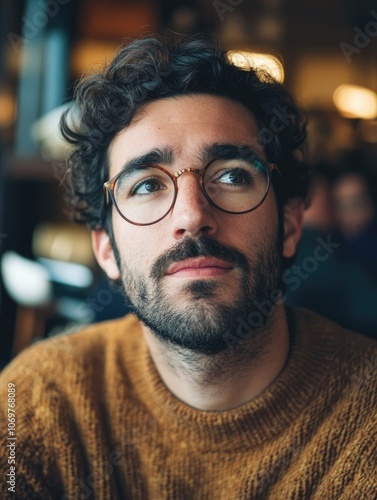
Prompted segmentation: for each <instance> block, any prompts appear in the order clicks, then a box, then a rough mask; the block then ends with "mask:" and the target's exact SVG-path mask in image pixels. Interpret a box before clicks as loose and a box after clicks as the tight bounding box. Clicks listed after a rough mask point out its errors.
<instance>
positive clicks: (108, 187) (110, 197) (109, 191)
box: [103, 156, 280, 226]
mask: <svg viewBox="0 0 377 500" xmlns="http://www.w3.org/2000/svg"><path fill="white" fill-rule="evenodd" d="M253 159H255V160H258V161H259V162H260V163H261V164H262V165H263V166H264V167H265V168H266V173H267V185H266V190H265V193H264V195H263V196H262V199H261V200H260V201H259V203H257V205H255V206H254V207H252V208H250V209H248V210H242V211H241V212H234V211H232V210H226V209H224V208H221V207H219V206H218V205H216V203H215V202H214V201H212V199H211V198H210V196H209V194H208V193H207V191H206V189H205V187H204V184H203V179H204V175H205V173H206V171H207V170H208V168H209V167H210V166H211V165H212V163H214V162H215V161H218V160H224V158H213V159H212V160H211V161H210V162H208V163H207V164H206V165H205V166H204V167H203V168H202V169H199V168H183V169H181V170H178V171H177V172H174V173H171V172H169V171H168V170H167V169H166V168H164V167H161V166H160V165H157V164H156V165H154V164H153V165H149V164H148V165H140V167H145V166H147V167H152V168H157V169H158V170H161V171H162V172H164V173H165V174H166V175H167V176H168V177H170V179H171V180H172V182H173V184H174V196H173V200H172V202H171V205H170V207H169V209H168V210H167V211H166V212H165V213H164V215H162V216H161V217H159V218H158V219H157V220H155V221H153V222H134V221H132V220H130V219H128V218H127V217H126V216H125V215H124V214H123V213H122V212H121V211H120V209H119V207H118V204H117V202H116V200H115V194H114V189H115V185H116V183H117V181H118V179H119V177H121V175H122V174H123V173H124V170H121V171H120V172H119V173H118V174H116V175H115V176H114V177H112V178H111V179H109V180H108V181H107V182H105V183H104V185H103V189H104V195H105V202H106V209H107V208H108V207H109V206H110V202H112V204H113V205H114V207H115V208H116V210H117V212H118V214H119V215H120V216H121V217H122V219H124V220H125V221H127V222H129V223H130V224H133V225H135V226H151V225H153V224H157V222H160V221H161V220H162V219H164V218H165V217H166V216H167V215H168V213H169V212H170V211H171V210H172V209H173V207H174V205H175V202H176V200H177V195H178V179H179V177H180V176H181V175H182V174H184V173H186V172H194V173H195V174H198V175H199V176H200V181H199V183H200V188H201V190H202V192H203V194H204V196H205V198H206V200H207V201H208V203H209V204H210V205H212V206H213V207H215V208H217V210H220V211H221V212H225V213H227V214H234V215H241V214H247V213H249V212H252V211H253V210H256V209H257V208H258V207H260V206H261V205H262V203H263V202H264V200H265V199H266V197H267V194H268V191H269V189H270V185H271V174H272V172H273V170H276V171H277V172H278V173H279V174H280V170H279V169H278V167H277V165H276V164H275V163H269V162H267V161H265V160H261V159H260V158H258V157H257V156H255V157H253Z"/></svg>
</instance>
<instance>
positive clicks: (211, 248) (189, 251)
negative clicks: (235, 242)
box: [150, 236, 249, 280]
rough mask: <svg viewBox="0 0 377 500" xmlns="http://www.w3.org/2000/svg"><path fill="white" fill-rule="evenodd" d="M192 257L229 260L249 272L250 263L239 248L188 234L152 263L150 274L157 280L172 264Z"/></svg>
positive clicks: (205, 237) (233, 264) (206, 237)
mask: <svg viewBox="0 0 377 500" xmlns="http://www.w3.org/2000/svg"><path fill="white" fill-rule="evenodd" d="M192 257H215V258H218V259H221V260H223V261H225V262H228V263H229V264H231V265H232V266H234V267H239V268H240V269H241V270H243V271H244V272H246V273H247V272H249V263H248V261H247V259H246V257H245V256H244V255H243V254H242V253H241V252H240V251H239V250H236V249H235V248H233V247H231V246H227V245H222V244H220V243H219V242H217V241H216V240H214V239H212V238H209V237H208V236H201V237H200V238H197V239H194V238H190V236H186V237H185V238H184V239H183V240H182V241H180V242H178V243H177V244H176V245H175V246H174V247H173V248H172V249H170V250H168V251H167V252H166V253H164V254H163V255H161V256H160V257H158V259H156V261H155V262H154V264H153V265H152V268H151V271H150V276H151V277H152V278H153V279H155V280H159V279H161V278H162V277H163V276H164V275H165V273H166V271H167V269H168V267H169V266H170V265H171V264H174V263H176V262H180V261H182V260H186V259H190V258H192Z"/></svg>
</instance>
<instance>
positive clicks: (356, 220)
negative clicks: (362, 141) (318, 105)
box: [332, 153, 377, 278]
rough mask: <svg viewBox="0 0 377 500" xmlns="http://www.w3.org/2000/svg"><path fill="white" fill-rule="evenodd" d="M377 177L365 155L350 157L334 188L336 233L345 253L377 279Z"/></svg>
mask: <svg viewBox="0 0 377 500" xmlns="http://www.w3.org/2000/svg"><path fill="white" fill-rule="evenodd" d="M376 191H377V175H376V174H375V173H372V171H371V170H370V169H369V168H368V167H367V166H366V164H365V162H364V160H363V159H362V155H361V154H360V153H359V154H352V155H350V156H349V157H348V158H347V159H346V160H345V161H344V162H342V165H341V166H340V167H339V168H338V169H337V171H336V176H335V179H334V182H333V187H332V203H333V208H334V219H335V231H336V233H337V235H338V238H339V240H340V242H341V243H342V250H341V251H342V253H343V254H345V255H347V256H349V257H350V258H351V259H354V260H357V261H359V262H362V264H363V265H364V266H365V267H366V269H367V270H368V272H372V273H373V274H374V276H375V277H376V278H377V192H376Z"/></svg>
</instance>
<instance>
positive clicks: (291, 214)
mask: <svg viewBox="0 0 377 500" xmlns="http://www.w3.org/2000/svg"><path fill="white" fill-rule="evenodd" d="M303 217H304V203H303V201H302V200H301V199H300V198H292V199H290V200H288V201H287V202H286V204H285V206H284V242H283V256H284V257H286V258H290V257H293V256H294V255H295V253H296V248H297V244H298V242H299V241H300V238H301V233H302V224H303Z"/></svg>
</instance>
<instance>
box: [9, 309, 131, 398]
mask: <svg viewBox="0 0 377 500" xmlns="http://www.w3.org/2000/svg"><path fill="white" fill-rule="evenodd" d="M140 337H141V327H140V323H139V321H138V320H137V319H136V318H135V317H134V316H133V315H129V316H126V317H124V318H120V319H117V320H113V321H108V322H103V323H97V324H93V325H90V326H86V327H84V328H82V329H80V330H77V331H75V332H71V333H62V334H60V335H57V336H56V337H52V338H50V339H46V340H42V341H40V342H37V343H35V344H33V345H32V346H31V347H29V348H27V349H25V350H24V351H22V352H21V353H20V354H19V355H18V356H17V357H16V358H15V359H14V360H13V361H11V363H9V365H7V366H6V367H5V368H4V369H3V371H2V373H1V374H0V391H1V390H2V389H3V387H4V384H5V385H6V384H7V383H8V382H13V383H16V382H17V385H18V386H19V387H22V386H24V385H25V384H26V385H30V381H32V380H33V381H34V385H35V381H36V380H40V381H43V382H44V385H46V384H47V382H48V381H50V382H51V381H54V380H57V381H59V380H62V379H66V378H69V376H70V375H71V376H73V374H75V376H76V377H80V374H82V375H83V376H85V372H87V371H88V370H90V367H91V366H93V365H95V366H96V369H97V370H98V369H101V367H103V366H104V365H105V364H106V360H107V359H108V358H109V357H111V356H112V354H113V353H114V352H117V351H118V350H119V346H121V348H122V350H132V349H135V348H137V346H138V344H140V341H141V339H140Z"/></svg>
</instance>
